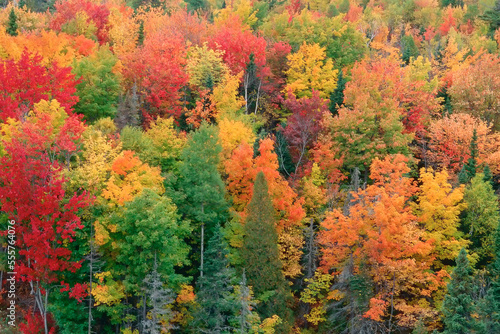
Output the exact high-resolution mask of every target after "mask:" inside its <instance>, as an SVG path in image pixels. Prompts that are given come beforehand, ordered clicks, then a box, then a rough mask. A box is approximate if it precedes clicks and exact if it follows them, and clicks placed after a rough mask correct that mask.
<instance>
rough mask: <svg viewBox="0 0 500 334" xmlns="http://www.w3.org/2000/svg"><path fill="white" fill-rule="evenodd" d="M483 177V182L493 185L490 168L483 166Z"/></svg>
mask: <svg viewBox="0 0 500 334" xmlns="http://www.w3.org/2000/svg"><path fill="white" fill-rule="evenodd" d="M483 175H484V178H483V180H484V182H488V183H490V184H493V175H492V174H491V169H490V166H488V165H485V166H484V168H483Z"/></svg>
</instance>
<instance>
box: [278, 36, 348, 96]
mask: <svg viewBox="0 0 500 334" xmlns="http://www.w3.org/2000/svg"><path fill="white" fill-rule="evenodd" d="M325 58H326V52H325V48H322V47H320V46H319V45H318V44H316V43H314V44H307V43H305V42H304V44H302V46H301V47H300V49H299V51H298V52H296V53H292V54H289V55H288V66H289V69H288V70H287V71H286V74H287V76H288V78H287V85H286V87H285V89H284V93H287V94H288V93H289V92H291V93H292V94H294V95H295V96H297V97H298V98H301V97H304V96H308V97H311V96H312V90H313V89H314V90H316V91H318V92H319V95H320V97H322V98H329V97H330V94H331V93H332V92H333V91H334V90H335V88H336V87H337V73H338V70H334V69H333V62H332V60H331V59H327V60H325Z"/></svg>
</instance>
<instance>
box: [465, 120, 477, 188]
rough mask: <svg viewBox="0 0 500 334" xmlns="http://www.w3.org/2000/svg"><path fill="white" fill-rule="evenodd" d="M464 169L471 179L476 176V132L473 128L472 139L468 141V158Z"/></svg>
mask: <svg viewBox="0 0 500 334" xmlns="http://www.w3.org/2000/svg"><path fill="white" fill-rule="evenodd" d="M465 171H466V172H467V177H468V178H469V179H472V178H473V177H474V176H476V172H477V132H476V129H474V132H473V133H472V140H471V142H470V158H469V160H467V163H466V164H465Z"/></svg>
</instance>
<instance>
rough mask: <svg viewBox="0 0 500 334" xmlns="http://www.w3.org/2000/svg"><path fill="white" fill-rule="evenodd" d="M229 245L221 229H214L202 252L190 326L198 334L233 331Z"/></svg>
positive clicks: (233, 309)
mask: <svg viewBox="0 0 500 334" xmlns="http://www.w3.org/2000/svg"><path fill="white" fill-rule="evenodd" d="M228 255H229V251H228V246H227V244H226V242H225V240H224V238H223V235H222V231H221V228H220V226H218V227H217V228H216V229H215V232H214V235H213V237H212V238H210V240H209V242H208V246H207V250H206V251H205V260H206V262H205V266H204V274H203V277H201V278H200V279H199V280H198V286H199V289H200V290H199V292H198V294H197V296H196V299H197V302H198V305H199V308H198V309H197V311H196V312H195V314H194V319H193V323H192V326H193V327H195V328H196V332H198V333H229V332H232V331H233V330H235V328H233V327H232V326H231V324H230V320H231V319H232V318H233V317H234V314H235V313H236V310H237V307H238V305H237V301H236V300H234V298H233V296H232V294H231V293H232V291H233V286H232V284H233V281H235V278H236V277H235V272H234V269H233V268H231V267H230V266H229V259H228Z"/></svg>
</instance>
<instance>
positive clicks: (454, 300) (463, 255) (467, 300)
mask: <svg viewBox="0 0 500 334" xmlns="http://www.w3.org/2000/svg"><path fill="white" fill-rule="evenodd" d="M456 262H457V266H456V267H455V270H453V273H452V274H451V281H450V283H448V291H447V293H446V296H445V297H444V301H443V306H442V309H441V311H442V312H443V322H444V327H445V330H444V332H443V333H445V334H470V333H474V332H475V330H476V328H477V323H476V320H475V319H474V318H473V317H472V313H473V312H474V303H473V300H472V296H471V295H472V289H473V287H472V268H471V266H470V263H469V260H468V259H467V251H466V250H465V248H462V250H461V251H460V253H459V254H458V257H457V260H456Z"/></svg>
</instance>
